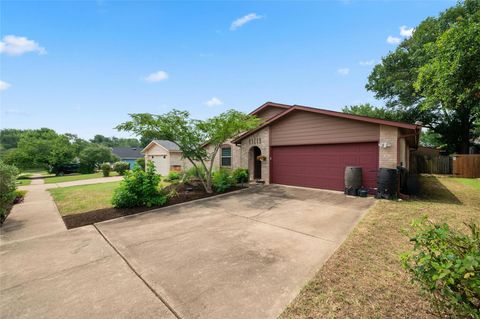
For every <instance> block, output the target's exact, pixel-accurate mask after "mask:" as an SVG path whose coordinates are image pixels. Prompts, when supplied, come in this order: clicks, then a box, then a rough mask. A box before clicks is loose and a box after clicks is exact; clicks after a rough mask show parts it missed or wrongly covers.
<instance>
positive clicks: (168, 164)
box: [141, 140, 190, 176]
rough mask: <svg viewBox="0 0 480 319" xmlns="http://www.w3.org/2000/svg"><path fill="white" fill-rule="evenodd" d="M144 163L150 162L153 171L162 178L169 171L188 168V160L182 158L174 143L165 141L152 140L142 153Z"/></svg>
mask: <svg viewBox="0 0 480 319" xmlns="http://www.w3.org/2000/svg"><path fill="white" fill-rule="evenodd" d="M141 152H142V153H143V154H144V156H145V162H147V161H152V162H153V164H154V165H155V170H156V172H157V173H158V174H160V175H162V176H166V175H168V173H169V172H170V171H180V170H182V169H186V168H187V167H190V166H189V165H188V163H187V162H188V160H187V159H183V158H182V152H181V151H180V149H179V148H178V146H177V145H176V144H175V143H172V142H170V141H165V140H153V141H151V142H150V143H149V144H148V145H147V146H146V147H145V148H144V149H143V150H142V151H141Z"/></svg>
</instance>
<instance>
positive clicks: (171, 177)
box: [167, 171, 182, 182]
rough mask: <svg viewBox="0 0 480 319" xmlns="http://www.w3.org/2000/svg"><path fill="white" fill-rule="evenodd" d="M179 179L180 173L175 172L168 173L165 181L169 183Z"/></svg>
mask: <svg viewBox="0 0 480 319" xmlns="http://www.w3.org/2000/svg"><path fill="white" fill-rule="evenodd" d="M180 178H182V173H180V172H177V171H170V173H168V177H167V179H168V180H169V181H171V182H174V181H178V180H180Z"/></svg>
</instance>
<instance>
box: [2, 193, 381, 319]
mask: <svg viewBox="0 0 480 319" xmlns="http://www.w3.org/2000/svg"><path fill="white" fill-rule="evenodd" d="M32 194H33V192H32ZM32 194H30V195H31V196H30V197H31V198H30V199H31V200H33V199H36V197H35V196H33V195H34V194H33V195H32ZM39 194H40V193H39ZM32 196H33V197H32ZM40 197H41V196H40ZM40 197H39V198H40ZM40 199H41V200H46V198H45V199H44V198H43V197H41V198H40ZM373 201H374V200H373V199H371V198H351V197H346V196H344V195H343V194H340V193H338V192H329V191H321V190H313V189H301V188H293V187H282V186H274V185H271V186H264V187H254V188H251V189H248V190H243V191H240V192H235V193H230V194H226V195H223V196H219V197H214V198H209V199H205V200H201V201H196V202H192V203H188V204H184V205H179V206H173V207H166V208H163V209H159V210H154V211H151V212H148V213H144V214H139V215H132V216H128V217H124V218H120V219H116V220H112V221H107V222H103V223H99V224H96V225H94V226H86V227H82V228H78V229H75V230H66V229H64V227H57V228H55V229H51V231H49V232H43V233H44V234H43V235H42V234H41V233H42V229H44V228H42V227H43V226H42V225H43V224H38V222H36V219H35V218H33V219H32V217H31V216H33V215H35V214H34V213H32V214H23V215H22V212H21V211H19V212H14V213H16V214H18V216H17V217H15V215H14V216H12V217H15V218H17V219H18V218H20V217H21V218H24V219H25V222H24V223H23V224H22V225H24V226H22V227H17V228H18V229H17V228H15V227H11V228H10V229H9V230H8V232H7V233H6V234H3V235H2V236H0V239H1V240H0V244H1V245H0V314H1V317H5V318H110V317H112V316H113V317H116V318H184V319H186V318H275V317H277V316H278V315H279V314H280V313H281V312H282V310H283V309H284V308H285V306H287V305H288V303H289V302H290V301H291V300H292V299H293V298H294V297H295V296H296V295H297V294H298V292H299V291H300V289H301V288H302V286H303V285H304V284H305V283H306V282H307V281H308V280H309V279H310V278H311V277H312V276H313V275H314V273H315V272H316V271H317V270H318V269H319V268H320V267H321V266H322V264H323V263H324V262H325V261H326V260H327V258H328V257H329V256H330V255H331V254H332V253H333V252H334V250H335V249H336V248H337V247H338V246H339V245H340V244H341V242H342V241H343V240H344V239H345V237H346V236H347V235H348V232H349V231H350V230H351V229H352V228H353V227H354V225H355V224H356V223H357V221H358V220H359V219H360V218H361V216H362V215H363V213H364V212H365V211H366V210H367V208H368V207H370V206H371V205H372V204H373ZM27 204H28V203H27ZM33 204H35V201H33V202H32V203H31V205H33ZM22 205H26V204H22ZM27 206H28V205H26V206H24V208H23V209H26V208H27ZM21 207H22V206H19V209H22V208H21ZM32 207H33V206H32ZM48 214H49V213H48V212H47V211H44V212H43V215H42V216H43V217H42V218H46V217H48V216H50V215H52V214H54V215H52V216H50V217H52V218H58V215H55V214H58V212H53V213H52V212H50V215H48ZM47 215H48V216H47ZM22 216H23V217H22ZM9 218H11V217H10V216H9ZM31 219H32V222H30V220H31ZM52 220H53V219H52ZM27 224H28V225H29V226H28V227H25V225H27ZM0 230H1V229H0ZM37 230H39V231H37Z"/></svg>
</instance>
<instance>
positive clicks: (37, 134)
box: [4, 128, 76, 169]
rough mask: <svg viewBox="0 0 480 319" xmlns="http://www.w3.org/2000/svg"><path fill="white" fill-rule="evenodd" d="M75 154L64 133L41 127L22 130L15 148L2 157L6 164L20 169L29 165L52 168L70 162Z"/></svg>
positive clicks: (29, 166)
mask: <svg viewBox="0 0 480 319" xmlns="http://www.w3.org/2000/svg"><path fill="white" fill-rule="evenodd" d="M75 156H76V154H75V148H74V147H72V144H71V143H70V140H69V138H68V137H67V136H66V135H61V134H57V133H56V132H55V131H54V130H51V129H48V128H41V129H38V130H27V131H24V132H23V133H22V135H21V136H20V139H19V140H18V144H17V148H12V149H10V150H8V151H7V153H6V154H5V157H4V159H5V162H7V163H8V164H13V165H15V166H17V167H19V168H22V169H23V168H31V167H44V168H46V169H53V168H55V167H58V166H61V165H64V164H69V163H71V162H72V161H73V159H74V158H75Z"/></svg>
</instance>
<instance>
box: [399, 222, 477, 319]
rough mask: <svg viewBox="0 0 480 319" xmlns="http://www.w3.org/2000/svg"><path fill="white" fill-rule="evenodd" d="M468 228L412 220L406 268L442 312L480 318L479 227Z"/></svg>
mask: <svg viewBox="0 0 480 319" xmlns="http://www.w3.org/2000/svg"><path fill="white" fill-rule="evenodd" d="M466 226H467V227H468V232H466V233H464V232H460V231H458V230H455V229H452V228H451V227H450V226H449V225H448V224H446V223H434V222H432V221H430V220H428V218H426V217H425V216H424V217H422V218H419V219H417V220H415V221H414V222H413V223H412V228H413V234H411V235H410V237H411V239H410V241H411V242H413V244H414V247H413V249H412V250H410V251H407V252H405V253H404V254H402V261H403V265H404V267H405V269H406V270H407V271H408V272H409V273H410V274H411V276H412V279H413V280H414V281H415V282H418V283H419V284H420V287H421V288H422V289H423V290H424V291H425V293H426V296H427V297H430V299H431V301H432V304H433V305H434V307H435V310H436V312H437V313H438V315H439V316H448V317H456V316H458V317H466V318H468V317H471V318H480V229H479V227H478V226H477V225H476V224H475V223H474V222H470V223H467V224H466Z"/></svg>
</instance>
